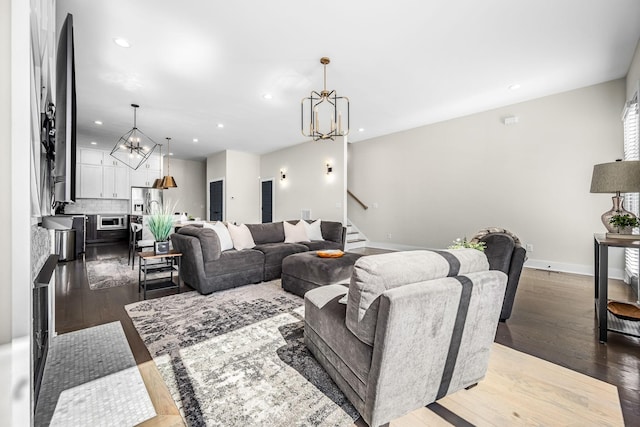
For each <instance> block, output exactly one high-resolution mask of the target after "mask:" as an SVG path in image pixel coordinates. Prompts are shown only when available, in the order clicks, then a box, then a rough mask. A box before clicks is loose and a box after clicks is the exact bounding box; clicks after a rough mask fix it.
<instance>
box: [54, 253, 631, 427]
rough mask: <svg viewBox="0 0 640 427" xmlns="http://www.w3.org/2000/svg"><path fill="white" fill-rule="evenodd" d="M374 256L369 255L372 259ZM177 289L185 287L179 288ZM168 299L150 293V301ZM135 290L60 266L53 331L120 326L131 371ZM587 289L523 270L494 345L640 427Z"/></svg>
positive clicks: (625, 340)
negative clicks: (593, 385) (561, 375)
mask: <svg viewBox="0 0 640 427" xmlns="http://www.w3.org/2000/svg"><path fill="white" fill-rule="evenodd" d="M126 252H127V246H126V244H121V245H102V246H90V247H88V248H87V253H86V255H85V258H86V260H97V259H106V258H112V257H116V256H122V255H123V254H125V255H126ZM373 252H376V251H369V253H373ZM182 290H184V291H188V290H191V289H190V288H188V287H186V286H184V285H183V288H182ZM172 293H175V290H173V291H157V292H155V293H153V294H151V295H150V296H148V297H150V298H157V297H161V296H165V295H170V294H172ZM610 295H611V296H612V297H615V298H620V299H635V295H633V294H632V292H631V291H630V289H629V288H628V287H627V286H626V285H624V284H622V283H621V282H618V281H611V285H610ZM141 299H142V296H141V294H139V293H138V291H137V289H136V288H130V287H126V286H122V287H116V288H111V289H102V290H95V291H93V290H90V289H89V285H88V283H87V278H86V272H85V267H84V261H83V260H77V261H71V262H67V263H62V264H60V265H59V266H58V269H57V272H56V331H57V332H58V333H65V332H71V331H75V330H78V329H83V328H87V327H91V326H96V325H100V324H104V323H108V322H113V321H117V320H118V321H120V322H121V323H122V326H123V328H124V331H125V334H126V336H127V339H128V340H129V344H130V346H131V349H132V352H133V355H134V357H135V359H136V362H137V363H138V364H141V363H143V362H146V361H149V360H151V356H150V355H149V352H148V351H147V349H146V347H145V346H144V344H143V343H142V340H141V339H140V336H139V335H138V333H137V332H136V330H135V328H134V327H133V324H132V322H131V319H130V318H129V316H127V314H126V312H125V310H124V306H125V305H126V304H129V303H132V302H136V301H140V300H141ZM593 305H594V301H593V283H592V280H591V279H590V278H588V277H584V276H577V275H571V274H560V273H552V272H544V271H536V270H528V269H525V271H524V272H523V276H522V278H521V280H520V286H519V288H518V293H517V297H516V302H515V305H514V309H513V314H512V316H511V319H509V320H508V321H507V322H506V323H501V324H500V325H499V327H498V332H497V334H496V339H495V340H496V342H498V343H500V344H503V345H506V346H509V347H511V348H513V349H515V350H519V351H522V352H524V353H527V354H530V355H533V356H536V357H539V358H541V359H544V360H548V361H550V362H553V363H556V364H558V365H561V366H564V367H566V368H569V369H572V370H574V371H577V372H580V373H583V374H586V375H589V376H591V377H594V378H597V379H600V380H602V381H605V382H608V383H610V384H613V385H615V386H617V387H618V393H619V396H620V401H621V405H622V412H623V416H624V419H625V425H627V426H640V339H639V338H634V337H628V336H624V335H620V334H615V333H609V341H608V343H607V344H606V345H603V344H600V343H599V342H598V338H597V323H596V319H595V310H594V308H593Z"/></svg>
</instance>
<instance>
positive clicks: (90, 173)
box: [77, 165, 103, 199]
mask: <svg viewBox="0 0 640 427" xmlns="http://www.w3.org/2000/svg"><path fill="white" fill-rule="evenodd" d="M102 169H103V168H102V166H101V165H80V168H78V170H79V172H80V176H79V177H78V184H77V185H78V186H79V191H78V197H81V198H87V199H100V198H102Z"/></svg>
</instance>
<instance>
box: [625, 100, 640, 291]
mask: <svg viewBox="0 0 640 427" xmlns="http://www.w3.org/2000/svg"><path fill="white" fill-rule="evenodd" d="M622 121H623V124H624V159H625V160H640V140H639V136H640V129H639V125H640V120H639V118H638V93H637V92H636V94H635V96H634V98H633V99H632V101H631V102H629V103H627V105H626V106H625V109H624V112H623V114H622ZM624 207H625V208H626V209H627V210H628V211H630V212H633V213H634V214H636V215H637V216H639V217H640V196H639V193H626V194H625V197H624ZM624 260H625V282H627V283H630V284H637V283H638V270H639V267H640V265H639V264H640V256H639V254H638V249H629V248H626V249H625V250H624Z"/></svg>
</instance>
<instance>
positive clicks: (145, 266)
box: [138, 249, 182, 299]
mask: <svg viewBox="0 0 640 427" xmlns="http://www.w3.org/2000/svg"><path fill="white" fill-rule="evenodd" d="M138 257H140V260H139V262H138V292H140V290H141V289H142V291H143V298H144V299H147V291H157V290H160V289H178V293H180V275H179V274H178V277H177V279H178V283H177V284H176V283H174V282H173V272H174V271H179V270H180V260H181V259H182V253H180V252H178V251H176V250H175V249H172V250H170V251H169V253H166V254H158V255H156V253H155V252H138ZM152 260H159V261H167V260H168V261H169V262H168V263H167V262H159V263H153V264H149V263H148V261H152ZM163 271H168V272H169V276H164V277H156V278H153V279H148V278H147V274H148V273H157V272H163Z"/></svg>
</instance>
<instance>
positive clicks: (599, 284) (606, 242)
mask: <svg viewBox="0 0 640 427" xmlns="http://www.w3.org/2000/svg"><path fill="white" fill-rule="evenodd" d="M610 247H613V248H636V249H640V236H638V240H632V239H614V238H611V237H607V236H606V235H605V234H594V235H593V250H594V263H593V264H594V268H595V272H594V273H595V274H594V275H593V278H594V290H595V303H596V314H597V315H598V329H599V339H600V342H601V343H606V342H607V332H608V331H612V332H618V333H622V334H625V335H632V336H638V335H636V334H633V333H630V332H627V331H624V330H617V329H609V327H608V325H607V320H608V319H607V318H608V316H609V314H608V310H607V303H608V295H607V294H608V291H609V289H608V287H609V248H610Z"/></svg>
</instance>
